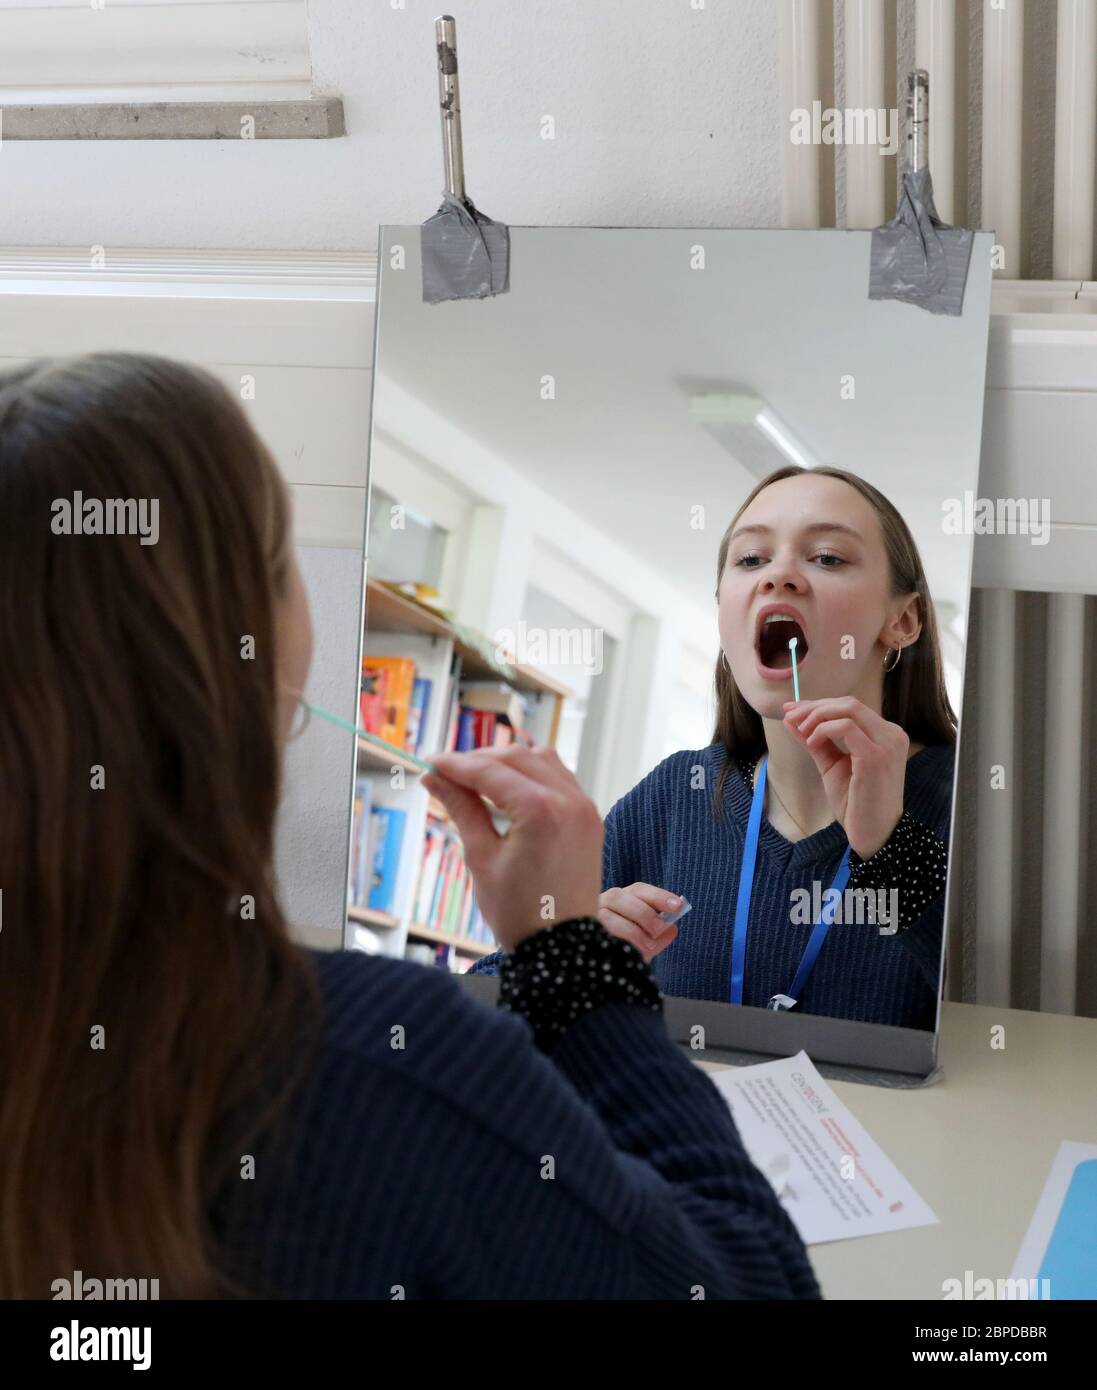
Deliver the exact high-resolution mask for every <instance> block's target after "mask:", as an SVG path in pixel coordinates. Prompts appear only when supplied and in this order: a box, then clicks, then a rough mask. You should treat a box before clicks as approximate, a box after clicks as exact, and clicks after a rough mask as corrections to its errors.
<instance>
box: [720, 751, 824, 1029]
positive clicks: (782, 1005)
mask: <svg viewBox="0 0 1097 1390" xmlns="http://www.w3.org/2000/svg"><path fill="white" fill-rule="evenodd" d="M768 761H769V754H768V753H767V754H766V756H765V757H764V758H763V759H762V761H761V762H760V763H759V765H758V773H757V775H756V777H755V779H754V798H753V800H752V801H751V803H750V819H749V820H748V821H747V839H746V846H745V848H744V850H743V867H742V869H741V870H740V872H739V896H738V899H737V901H736V904H735V935H734V936H733V937H732V942H731V1002H732V1003H733V1004H741V1003H742V1002H743V973H744V969H745V967H746V960H747V923H748V920H749V918H750V896H751V893H752V892H753V889H754V865H755V863H756V861H757V859H758V832H759V830H760V829H761V825H762V803H763V802H764V801H765V798H766V764H767V762H768ZM849 854H850V847H849V845H846V852H845V854H843V855H842V862H841V863H840V864H839V865H838V872H837V873H836V874H835V875H834V882H833V883H832V884H831V885H830V886H831V890H836V891H837V892H838V893H839V894H841V893H843V892H844V891H845V886H846V884H847V883H848V881H849V873H850V869H849ZM839 901H840V899H839V898H835V897H832V896H831V895H830V894H828V895H827V897H826V899H825V900H824V903H823V907H822V910H821V911H820V913H819V920H818V921H817V922H816V923H815V928H814V930H813V931H812V933H811V936H810V937H809V938H808V944H807V946H806V947H805V948H804V954H803V956H802V957H801V959H800V964H799V967H798V968H797V971H796V978H795V979H794V980H793V982H792V985H791V986H790V988H789V992H788V994H775V995H774V996H773V998H772V999H771V1000H770V1001H769V1004H768V1005H767V1006H766V1007H767V1008H771V1009H791V1008H792V1007H793V1006H794V1005H795V1003H796V1001H797V999H799V997H800V995H801V994H802V993H803V989H804V986H805V985H806V984H807V982H808V977H809V975H810V974H811V972H812V970H813V969H814V968H815V962H816V959H817V958H818V955H819V952H820V951H821V950H822V948H823V942H824V941H825V940H826V939H827V932H828V931H830V928H831V923H832V921H833V919H834V910H835V908H836V907H837V905H838V902H839ZM778 1001H781V1002H778Z"/></svg>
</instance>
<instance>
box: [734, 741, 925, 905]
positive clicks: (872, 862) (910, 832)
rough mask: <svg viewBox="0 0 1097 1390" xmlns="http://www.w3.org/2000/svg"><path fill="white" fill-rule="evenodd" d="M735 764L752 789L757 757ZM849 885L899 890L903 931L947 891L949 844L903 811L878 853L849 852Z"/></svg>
mask: <svg viewBox="0 0 1097 1390" xmlns="http://www.w3.org/2000/svg"><path fill="white" fill-rule="evenodd" d="M735 763H736V766H737V767H738V769H739V772H740V774H741V775H742V778H743V781H744V782H746V784H747V786H748V787H749V788H750V789H751V791H752V792H753V790H754V760H753V759H751V758H742V757H737V758H736V759H735ZM849 865H850V873H849V884H848V887H850V888H862V889H870V890H872V891H873V892H880V891H881V890H882V891H884V892H890V891H891V890H892V889H893V888H894V889H895V892H896V906H897V913H896V917H897V923H896V925H897V928H898V930H899V931H902V930H903V929H904V928H905V927H909V926H911V925H912V924H913V923H914V922H917V921H918V919H919V918H920V917H921V916H923V914H924V913H925V912H926V911H927V909H928V908H929V907H930V905H931V904H932V903H933V902H934V901H936V899H937V898H938V897H939V895H940V894H941V893H943V892H944V891H945V880H946V877H947V873H948V846H947V845H946V844H945V842H944V840H942V839H941V837H940V835H938V834H937V832H936V831H935V830H933V829H931V828H930V827H929V826H928V825H924V824H923V823H922V822H921V821H919V820H915V819H914V817H913V816H912V815H911V814H910V813H909V812H908V811H904V812H903V814H902V816H901V817H900V819H899V822H898V824H897V825H896V827H895V829H894V830H893V831H892V832H891V834H890V835H889V836H888V838H887V839H886V840H885V841H884V843H883V844H882V845H881V846H880V848H879V849H878V850H877V851H876V853H875V854H873V855H871V856H870V857H869V858H868V859H862V858H861V856H860V855H859V854H857V852H856V851H855V850H850V855H849Z"/></svg>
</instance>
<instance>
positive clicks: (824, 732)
mask: <svg viewBox="0 0 1097 1390" xmlns="http://www.w3.org/2000/svg"><path fill="white" fill-rule="evenodd" d="M785 728H786V729H788V730H789V732H790V733H791V734H792V736H793V738H795V739H797V740H798V741H799V742H800V743H802V744H803V745H804V747H805V748H806V749H807V750H808V752H809V753H810V754H811V756H812V757H813V758H814V760H815V766H816V767H817V768H818V769H819V772H820V774H821V776H822V778H823V786H824V787H825V788H826V793H827V799H828V800H829V801H830V804H831V807H832V809H833V811H834V815H835V817H836V818H837V819H838V820H839V821H840V822H841V824H842V828H843V829H844V830H845V832H846V838H847V839H848V840H849V843H850V845H851V846H852V848H853V850H854V852H855V853H856V854H859V855H860V856H861V858H862V859H868V858H869V856H870V855H873V854H875V853H876V851H877V850H878V849H879V848H880V846H881V845H883V844H884V843H885V842H886V841H887V839H888V838H889V836H890V835H891V832H892V831H893V830H894V829H895V827H896V826H897V825H898V823H899V820H900V818H901V817H902V814H903V790H904V787H905V785H906V770H907V753H908V752H909V750H910V739H909V738H908V736H907V734H906V731H905V730H904V729H901V728H900V727H899V725H898V724H892V723H890V722H889V721H888V720H886V719H884V718H883V716H882V715H879V714H877V713H876V711H875V710H871V709H869V707H868V706H867V705H864V704H862V703H861V701H860V700H857V699H854V697H853V696H852V695H845V696H841V697H839V698H836V699H829V700H801V701H800V702H799V703H798V704H797V703H796V702H794V701H792V700H789V701H787V702H786V704H785Z"/></svg>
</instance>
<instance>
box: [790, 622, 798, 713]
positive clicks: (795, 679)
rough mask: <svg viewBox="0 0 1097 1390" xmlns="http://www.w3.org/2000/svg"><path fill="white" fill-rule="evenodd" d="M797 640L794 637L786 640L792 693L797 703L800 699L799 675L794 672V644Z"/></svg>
mask: <svg viewBox="0 0 1097 1390" xmlns="http://www.w3.org/2000/svg"><path fill="white" fill-rule="evenodd" d="M798 640H799V639H798V638H796V637H790V638H789V639H788V650H789V655H790V656H791V657H792V693H793V695H794V696H795V697H796V699H797V701H799V699H800V674H799V672H798V671H797V670H796V643H797V641H798Z"/></svg>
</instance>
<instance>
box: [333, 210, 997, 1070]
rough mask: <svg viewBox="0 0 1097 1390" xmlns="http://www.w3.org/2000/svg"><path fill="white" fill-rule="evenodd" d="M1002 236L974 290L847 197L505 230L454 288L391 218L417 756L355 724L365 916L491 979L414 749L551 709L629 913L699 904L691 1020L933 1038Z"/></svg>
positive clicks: (912, 1065) (385, 324)
mask: <svg viewBox="0 0 1097 1390" xmlns="http://www.w3.org/2000/svg"><path fill="white" fill-rule="evenodd" d="M992 242H993V237H992V235H991V234H990V233H988V232H980V233H977V234H976V235H975V237H974V247H973V252H972V257H971V263H970V268H969V272H968V279H967V286H966V292H965V295H964V302H963V313H962V315H960V316H947V315H938V314H932V313H928V312H926V311H924V310H922V309H920V308H917V307H915V306H912V305H909V304H904V303H900V302H897V301H891V300H887V301H880V300H870V299H869V297H868V285H869V262H870V250H871V233H870V232H843V231H728V230H712V229H706V230H689V229H675V230H622V229H585V228H513V229H511V266H510V290H509V292H508V293H506V294H504V295H501V296H499V297H497V298H495V299H489V300H484V301H462V302H451V303H445V304H441V305H427V304H424V303H423V301H422V286H421V269H420V249H419V248H420V241H419V229H418V227H387V228H384V229H382V238H381V249H380V256H379V264H380V282H379V298H378V317H377V343H376V359H375V361H376V366H375V377H374V390H373V405H372V424H371V447H370V501H369V528H368V530H369V534H368V541H367V561H366V580H367V587H366V620H365V630H364V636H363V648H362V698H361V708H360V717H361V721H362V722H363V724H364V726H365V727H366V728H367V729H369V730H370V731H371V732H373V733H376V734H377V735H378V736H380V737H383V738H384V739H386V740H387V741H388V742H390V743H394V744H396V745H397V746H398V747H400V748H402V749H404V750H405V751H406V753H407V754H408V755H409V756H408V757H406V758H404V759H400V760H395V759H394V758H393V757H392V756H391V755H390V754H387V753H385V752H383V751H381V750H380V749H378V748H376V747H375V746H373V745H371V744H370V743H368V742H367V741H365V740H359V759H358V775H357V779H356V791H355V798H354V809H353V815H352V829H351V870H350V884H349V906H348V932H347V944H348V945H350V946H358V947H360V948H362V949H366V950H372V951H379V952H384V953H387V954H390V955H395V956H408V957H410V958H413V959H418V960H422V961H423V962H425V963H432V962H436V963H438V964H440V965H443V966H448V967H449V968H451V969H454V970H456V971H458V972H460V973H462V974H463V975H464V974H466V972H469V971H471V974H467V976H466V978H467V979H468V987H469V988H470V989H471V990H474V991H476V992H478V993H483V994H484V995H485V996H487V995H490V993H491V991H492V990H493V988H494V987H496V981H495V979H494V977H493V974H492V970H493V966H494V964H495V959H496V958H495V957H494V955H493V952H494V943H493V940H492V937H491V932H490V927H489V925H488V924H487V923H486V922H485V921H484V920H483V918H482V916H481V914H480V912H479V910H478V907H477V903H476V895H475V885H474V884H473V883H472V882H471V881H470V879H469V876H468V874H467V871H466V867H465V864H464V861H463V856H462V851H461V846H460V842H459V840H458V838H457V837H456V835H455V833H454V830H453V828H452V826H451V825H450V824H449V823H448V821H447V819H446V816H445V814H444V811H443V810H442V808H440V807H439V806H438V804H437V803H436V802H434V801H432V800H431V798H430V797H428V795H427V793H426V791H425V790H424V789H423V788H422V787H420V786H419V785H418V774H417V769H416V765H415V763H414V761H413V759H414V756H415V755H418V756H419V757H423V758H429V756H430V754H431V753H432V752H433V751H437V750H441V749H444V748H452V747H470V746H478V745H481V744H485V743H486V744H493V743H499V742H507V741H512V740H515V739H522V740H528V741H532V742H534V743H550V744H552V745H553V746H555V748H556V749H557V750H558V752H559V754H560V757H561V758H562V759H563V760H564V762H565V763H566V764H567V765H568V766H569V767H570V768H571V769H572V770H573V771H574V772H575V774H576V776H577V777H578V779H579V781H580V782H581V784H582V786H583V788H584V789H585V790H586V792H587V793H588V794H589V795H590V796H591V797H592V798H593V799H594V801H595V802H596V803H597V805H598V807H599V810H600V811H601V813H602V815H603V816H604V817H606V851H605V857H604V883H603V887H604V889H605V895H604V898H603V902H604V904H606V905H608V906H609V910H610V911H611V912H612V913H613V914H614V916H613V917H611V918H609V919H608V920H609V921H610V923H611V925H612V926H616V927H617V928H619V929H620V930H629V929H631V927H630V924H631V925H636V919H635V918H634V917H630V914H634V913H637V912H638V911H640V912H641V913H642V909H637V907H636V903H637V901H639V902H641V903H644V902H646V901H647V900H648V899H647V897H646V888H642V889H640V890H637V889H636V888H635V885H637V884H639V885H646V886H647V887H650V888H651V889H652V890H653V891H655V890H658V891H659V892H665V893H667V894H671V895H680V896H681V897H682V898H683V899H685V900H686V901H687V902H688V904H689V911H688V912H686V914H685V915H684V916H682V917H681V918H680V919H679V921H678V922H677V923H676V924H673V926H672V927H671V928H669V929H668V931H667V932H666V933H665V934H664V935H663V936H660V937H658V938H652V937H650V936H649V937H648V939H647V940H648V945H649V946H650V947H655V946H657V947H658V949H657V950H656V951H655V953H654V954H653V955H652V962H651V963H652V969H653V971H654V972H655V975H656V979H657V980H658V982H659V984H660V987H661V989H662V991H663V993H664V995H665V996H666V999H667V1018H668V1023H669V1025H670V1027H671V1028H672V1029H673V1030H674V1032H675V1035H676V1036H677V1037H679V1039H680V1040H681V1041H682V1042H683V1043H685V1044H691V1045H693V1046H694V1047H696V1046H697V1045H698V1039H701V1040H702V1041H703V1044H704V1046H705V1048H706V1049H708V1050H710V1051H711V1054H712V1055H713V1056H714V1057H719V1056H720V1054H721V1051H723V1050H729V1049H730V1050H747V1051H753V1052H756V1053H758V1054H759V1055H775V1054H788V1053H792V1052H795V1051H796V1050H798V1048H800V1047H806V1048H807V1049H808V1051H809V1052H810V1053H811V1055H812V1057H813V1058H814V1059H815V1060H816V1061H819V1062H830V1063H835V1064H839V1065H847V1066H851V1067H853V1066H859V1067H869V1068H877V1069H880V1070H882V1071H892V1072H896V1073H904V1074H907V1075H908V1076H924V1075H926V1074H928V1073H929V1072H930V1071H931V1070H932V1069H933V1067H934V1064H935V1058H936V1028H937V1018H938V1010H939V999H940V990H941V975H942V949H943V923H944V921H945V911H946V884H945V880H946V869H947V852H948V845H949V840H950V833H951V824H952V815H953V785H954V772H955V766H956V754H957V747H958V744H957V738H958V731H957V729H956V723H955V721H956V717H957V716H958V713H959V710H960V708H961V698H962V675H963V668H964V642H965V626H966V620H967V612H968V599H969V592H970V580H971V555H972V536H971V535H970V534H969V532H968V530H967V529H966V528H965V527H964V525H963V516H964V514H965V499H966V496H967V495H968V494H970V495H972V496H975V495H977V491H978V467H979V444H980V431H981V424H982V411H983V384H984V373H985V363H986V342H987V330H988V314H989V300H990V278H991V276H990V263H991V246H992ZM775 474H776V475H777V477H776V478H774V475H775ZM843 475H845V476H843ZM763 483H765V484H766V485H765V486H764V487H761V488H760V484H763ZM792 637H795V639H796V644H795V647H792V648H790V643H789V639H790V638H792ZM794 657H795V672H794V671H793V669H792V665H793V660H794ZM795 682H798V684H799V690H800V697H801V699H802V700H803V701H804V702H805V704H806V706H807V709H808V715H807V717H808V718H809V719H811V720H812V721H813V723H812V725H811V726H810V730H809V732H811V733H812V734H814V733H815V729H816V726H822V727H821V729H820V731H819V733H818V734H817V735H816V736H815V737H814V738H813V740H812V744H811V746H809V745H808V743H807V741H806V739H805V738H804V737H800V738H798V737H797V736H796V735H795V734H794V733H793V732H792V731H791V730H790V728H789V726H788V725H787V724H786V723H785V722H784V709H783V706H784V702H785V701H788V700H792V699H793V694H794V685H795ZM813 702H818V703H813ZM755 808H757V809H755ZM839 810H840V811H841V814H840V815H839V814H838V811H839ZM752 811H754V813H755V821H756V829H755V831H753V832H752V830H751V821H752ZM752 855H753V859H754V866H753V872H748V869H749V864H750V859H751V856H752ZM610 890H616V892H615V893H614V894H612V895H611V893H610ZM611 897H612V903H611V902H610V899H611ZM744 898H745V899H746V901H745V902H744ZM655 901H656V902H657V901H658V899H657V898H656V899H655ZM737 917H738V921H737ZM791 1000H794V1001H795V1002H794V1004H790V1001H791ZM699 1030H700V1031H699Z"/></svg>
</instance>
